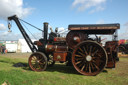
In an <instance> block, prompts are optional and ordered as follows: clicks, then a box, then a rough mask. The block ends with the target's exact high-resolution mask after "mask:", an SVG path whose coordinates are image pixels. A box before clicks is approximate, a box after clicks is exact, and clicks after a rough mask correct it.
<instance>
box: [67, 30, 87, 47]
mask: <svg viewBox="0 0 128 85" xmlns="http://www.w3.org/2000/svg"><path fill="white" fill-rule="evenodd" d="M86 38H87V34H85V33H83V32H82V31H72V30H71V31H70V32H69V33H68V34H67V36H66V42H67V44H68V46H69V47H70V48H72V49H73V48H75V46H76V45H77V44H78V43H80V42H82V41H84V40H85V39H86Z"/></svg>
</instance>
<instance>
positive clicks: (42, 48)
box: [8, 16, 120, 76]
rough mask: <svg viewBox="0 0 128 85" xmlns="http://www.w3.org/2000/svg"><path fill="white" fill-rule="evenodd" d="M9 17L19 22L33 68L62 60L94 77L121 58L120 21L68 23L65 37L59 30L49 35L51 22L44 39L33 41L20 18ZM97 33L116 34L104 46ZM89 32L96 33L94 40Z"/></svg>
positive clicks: (111, 66)
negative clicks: (117, 32)
mask: <svg viewBox="0 0 128 85" xmlns="http://www.w3.org/2000/svg"><path fill="white" fill-rule="evenodd" d="M8 20H14V21H15V22H16V24H17V26H18V28H19V29H20V31H21V33H22V35H23V37H24V38H25V40H26V42H27V43H28V45H29V47H30V49H31V50H32V52H33V53H32V54H31V55H30V57H29V59H28V63H29V66H30V68H31V69H32V70H34V71H44V70H46V68H47V66H52V65H54V63H55V61H59V62H67V64H68V65H73V66H74V68H75V69H76V70H77V71H78V72H79V73H80V74H83V75H88V76H92V75H97V74H98V73H100V72H101V71H102V70H103V69H104V68H105V67H107V68H115V63H116V61H117V60H119V59H118V56H117V52H118V49H117V47H118V42H117V40H116V39H117V35H116V30H117V29H119V28H120V25H119V24H98V25H97V24H94V25H91V24H90V25H69V27H68V29H69V32H68V34H67V36H66V38H63V37H58V36H57V35H58V34H57V31H56V32H51V33H50V34H49V38H48V23H44V33H43V34H44V38H43V39H40V40H39V41H35V42H34V43H33V42H32V41H31V39H30V38H29V36H28V35H27V33H26V32H25V30H24V28H23V27H22V25H21V24H20V22H19V18H18V17H16V16H11V17H8ZM98 34H100V35H113V40H112V41H107V42H106V43H105V46H103V45H102V43H101V37H98V36H97V35H98ZM90 35H95V36H96V37H95V39H93V38H90V37H89V36H90ZM35 45H36V46H37V47H36V46H35Z"/></svg>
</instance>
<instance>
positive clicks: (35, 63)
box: [28, 52, 47, 71]
mask: <svg viewBox="0 0 128 85" xmlns="http://www.w3.org/2000/svg"><path fill="white" fill-rule="evenodd" d="M28 63H29V67H30V68H31V69H32V70H33V71H44V70H45V69H46V67H47V57H46V56H45V54H44V53H41V52H35V53H32V54H31V55H30V57H29V59H28Z"/></svg>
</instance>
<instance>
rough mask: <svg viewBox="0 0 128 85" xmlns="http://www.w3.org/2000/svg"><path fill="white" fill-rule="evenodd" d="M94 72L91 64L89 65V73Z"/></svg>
mask: <svg viewBox="0 0 128 85" xmlns="http://www.w3.org/2000/svg"><path fill="white" fill-rule="evenodd" d="M91 72H92V71H91V66H90V63H89V73H91Z"/></svg>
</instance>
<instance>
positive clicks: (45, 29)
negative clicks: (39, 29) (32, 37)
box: [44, 22, 48, 44]
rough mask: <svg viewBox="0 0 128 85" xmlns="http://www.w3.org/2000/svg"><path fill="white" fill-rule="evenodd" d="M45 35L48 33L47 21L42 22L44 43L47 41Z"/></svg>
mask: <svg viewBox="0 0 128 85" xmlns="http://www.w3.org/2000/svg"><path fill="white" fill-rule="evenodd" d="M47 35H48V23H47V22H44V43H45V44H46V43H47Z"/></svg>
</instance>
